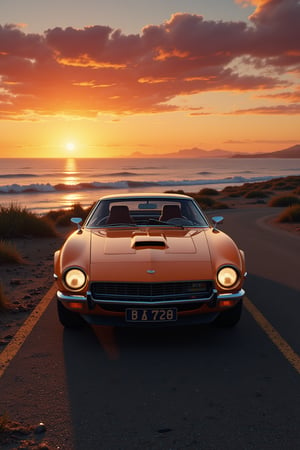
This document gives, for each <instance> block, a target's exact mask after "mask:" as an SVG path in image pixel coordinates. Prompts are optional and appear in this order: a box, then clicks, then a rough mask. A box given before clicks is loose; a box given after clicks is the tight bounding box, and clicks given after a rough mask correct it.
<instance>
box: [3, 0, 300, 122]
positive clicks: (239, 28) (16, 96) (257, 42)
mask: <svg viewBox="0 0 300 450" xmlns="http://www.w3.org/2000/svg"><path fill="white" fill-rule="evenodd" d="M251 3H252V4H254V5H255V6H256V10H255V12H254V14H253V15H252V16H251V18H250V20H251V22H252V25H251V26H249V24H247V23H245V22H223V21H213V20H210V21H206V20H204V18H203V17H202V16H199V15H195V14H187V13H185V14H184V13H177V14H174V15H173V16H172V17H171V18H170V20H168V21H166V22H164V23H162V24H160V25H148V26H145V27H144V28H143V30H142V32H141V34H134V35H133V34H132V35H124V34H122V32H121V31H120V30H113V29H112V28H110V27H108V26H100V25H96V26H91V27H85V28H83V29H75V28H72V27H68V28H66V29H62V28H53V29H49V30H47V31H46V32H45V33H44V34H40V35H39V34H26V33H25V32H24V31H23V30H21V29H20V28H18V27H16V26H13V25H6V26H0V118H2V119H5V118H7V119H10V120H11V118H12V116H14V115H15V117H18V118H20V117H22V116H23V117H28V111H30V114H32V115H34V114H35V115H36V116H39V115H54V114H58V115H60V114H65V115H66V114H69V115H79V116H86V117H93V116H97V115H98V114H99V113H100V114H101V113H114V114H137V113H155V112H169V111H177V110H179V109H181V110H184V108H183V107H179V106H176V105H174V104H172V105H171V104H170V101H171V100H172V101H173V103H174V102H175V101H174V99H175V98H176V97H178V96H181V95H193V94H200V93H202V92H210V91H213V92H216V91H235V92H236V91H239V92H243V91H249V90H251V91H254V92H255V91H258V92H260V91H261V90H265V91H266V92H265V93H266V95H272V94H274V89H275V88H283V87H285V86H286V85H287V80H286V78H285V74H286V73H288V72H289V73H290V74H291V75H293V76H294V78H295V77H296V75H297V74H298V73H299V63H300V27H299V23H300V5H299V2H298V1H297V0H267V1H258V0H257V1H251ZM239 61H244V63H245V64H247V70H245V68H242V67H241V65H240V63H239ZM295 79H296V78H295ZM291 84H292V83H291ZM95 88H98V89H95ZM99 88H101V89H99ZM281 98H282V99H283V97H281ZM285 101H286V103H287V105H286V107H283V108H278V112H279V111H282V113H288V111H289V107H288V103H289V102H290V103H292V104H293V101H292V98H289V97H288V96H287V97H285ZM247 111H248V113H249V114H250V113H252V111H253V110H250V109H249V110H247ZM265 111H267V109H266V110H265ZM271 111H272V109H271ZM291 111H295V109H294V107H293V106H292V107H291Z"/></svg>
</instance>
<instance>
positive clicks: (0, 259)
mask: <svg viewBox="0 0 300 450" xmlns="http://www.w3.org/2000/svg"><path fill="white" fill-rule="evenodd" d="M23 263H24V260H23V258H22V256H21V255H20V253H19V252H18V250H17V248H16V246H15V245H14V244H13V243H11V242H8V241H2V240H0V265H1V264H23Z"/></svg>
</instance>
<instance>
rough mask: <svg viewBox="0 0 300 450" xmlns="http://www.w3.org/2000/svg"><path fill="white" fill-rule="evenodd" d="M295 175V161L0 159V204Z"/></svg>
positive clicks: (46, 205)
mask: <svg viewBox="0 0 300 450" xmlns="http://www.w3.org/2000/svg"><path fill="white" fill-rule="evenodd" d="M289 175H300V159H277V158H276V159H275V158H274V159H270V158H268V159H262V158H222V159H217V158H214V159H207V158H202V159H166V158H149V159H147V158H135V159H133V158H124V159H122V158H120V159H117V158H111V159H103V158H98V159H74V158H68V159H63V158H61V159H48V158H39V159H37V158H36V159H32V158H24V159H17V158H5V159H3V158H2V159H0V205H2V206H7V205H9V204H11V203H13V204H17V205H19V206H21V207H26V208H27V209H28V210H30V211H33V212H35V213H37V214H43V213H45V212H47V211H49V210H53V209H61V208H70V207H72V205H73V204H74V203H80V204H81V205H82V206H83V207H87V206H90V205H91V204H92V203H94V202H95V201H96V200H98V199H99V198H100V197H101V196H103V195H107V194H112V193H121V192H122V193H127V192H145V191H147V192H164V191H166V190H179V189H180V190H184V192H186V193H189V192H191V193H192V192H198V191H199V190H200V189H202V188H203V187H206V186H209V187H212V188H214V189H217V190H222V189H223V188H224V187H225V186H228V185H241V184H243V183H246V182H255V181H264V180H269V179H271V178H278V177H285V176H289Z"/></svg>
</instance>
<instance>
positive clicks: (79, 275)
mask: <svg viewBox="0 0 300 450" xmlns="http://www.w3.org/2000/svg"><path fill="white" fill-rule="evenodd" d="M85 282H86V274H85V273H84V272H83V271H82V270H80V269H70V270H68V272H66V274H65V283H66V286H67V287H68V288H69V289H73V290H74V291H78V289H81V288H82V287H83V286H84V285H85Z"/></svg>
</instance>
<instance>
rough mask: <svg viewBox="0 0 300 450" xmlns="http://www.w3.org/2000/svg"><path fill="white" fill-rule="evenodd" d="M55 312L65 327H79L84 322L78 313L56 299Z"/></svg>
mask: <svg viewBox="0 0 300 450" xmlns="http://www.w3.org/2000/svg"><path fill="white" fill-rule="evenodd" d="M57 313H58V318H59V321H60V323H61V324H62V325H63V326H64V327H65V328H80V327H82V326H83V324H84V321H83V319H82V317H81V316H80V315H79V314H78V313H75V312H73V311H70V310H69V309H67V308H65V307H64V305H63V304H62V303H61V302H60V301H59V300H57Z"/></svg>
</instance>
